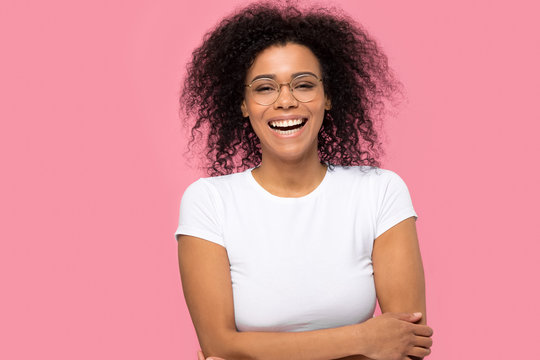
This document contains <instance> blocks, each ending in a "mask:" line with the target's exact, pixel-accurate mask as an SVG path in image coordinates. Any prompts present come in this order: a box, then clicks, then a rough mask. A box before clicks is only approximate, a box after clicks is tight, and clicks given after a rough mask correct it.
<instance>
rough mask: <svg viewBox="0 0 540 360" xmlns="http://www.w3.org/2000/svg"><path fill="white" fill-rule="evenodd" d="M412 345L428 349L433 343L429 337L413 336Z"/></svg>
mask: <svg viewBox="0 0 540 360" xmlns="http://www.w3.org/2000/svg"><path fill="white" fill-rule="evenodd" d="M414 345H415V346H419V347H423V348H426V349H429V348H431V346H432V345H433V340H431V338H430V337H425V336H415V337H414Z"/></svg>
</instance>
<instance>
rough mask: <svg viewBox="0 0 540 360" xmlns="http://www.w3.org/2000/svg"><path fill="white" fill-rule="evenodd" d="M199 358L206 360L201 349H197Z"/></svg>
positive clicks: (198, 359)
mask: <svg viewBox="0 0 540 360" xmlns="http://www.w3.org/2000/svg"><path fill="white" fill-rule="evenodd" d="M197 360H204V354H203V352H202V351H201V350H199V351H197Z"/></svg>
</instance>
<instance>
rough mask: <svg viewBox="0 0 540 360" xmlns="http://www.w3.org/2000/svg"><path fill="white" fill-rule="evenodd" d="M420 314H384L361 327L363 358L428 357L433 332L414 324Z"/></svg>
mask: <svg viewBox="0 0 540 360" xmlns="http://www.w3.org/2000/svg"><path fill="white" fill-rule="evenodd" d="M421 318H422V314H421V313H414V314H406V313H385V314H382V315H379V316H376V317H374V318H372V319H369V320H368V321H366V322H364V323H362V324H360V325H361V326H363V327H364V329H363V332H362V336H363V337H364V338H365V340H366V341H365V343H366V344H368V346H367V348H366V349H365V350H363V355H365V356H367V357H369V358H371V359H375V360H409V359H414V357H419V358H423V357H424V356H427V355H429V354H430V353H431V350H430V348H431V345H432V343H433V342H432V340H431V336H432V335H433V330H432V329H431V328H430V327H429V326H427V325H421V324H415V322H417V321H419V320H420V319H421Z"/></svg>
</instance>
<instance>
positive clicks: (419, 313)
mask: <svg viewBox="0 0 540 360" xmlns="http://www.w3.org/2000/svg"><path fill="white" fill-rule="evenodd" d="M413 315H414V316H422V313H421V312H415V313H413Z"/></svg>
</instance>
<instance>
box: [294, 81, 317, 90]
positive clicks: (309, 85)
mask: <svg viewBox="0 0 540 360" xmlns="http://www.w3.org/2000/svg"><path fill="white" fill-rule="evenodd" d="M315 86H316V85H315V84H314V83H311V82H308V81H302V82H301V83H297V84H294V85H293V87H294V90H301V91H302V90H303V91H307V90H312V89H313V88H314V87H315Z"/></svg>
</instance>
